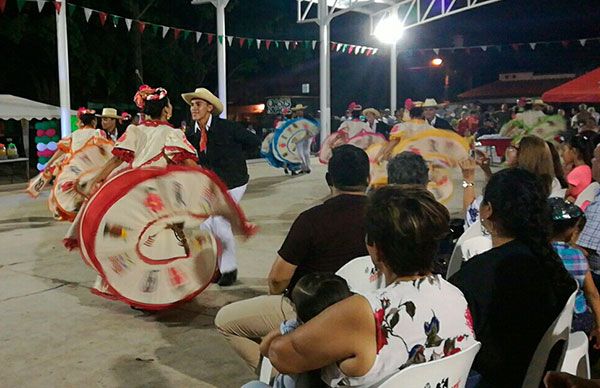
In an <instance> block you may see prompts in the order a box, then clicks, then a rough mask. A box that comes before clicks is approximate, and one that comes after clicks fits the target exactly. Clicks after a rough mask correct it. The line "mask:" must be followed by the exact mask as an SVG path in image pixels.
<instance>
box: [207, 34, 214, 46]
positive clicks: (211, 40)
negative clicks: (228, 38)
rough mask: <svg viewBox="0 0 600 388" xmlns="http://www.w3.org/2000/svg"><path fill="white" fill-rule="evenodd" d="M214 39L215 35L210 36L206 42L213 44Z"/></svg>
mask: <svg viewBox="0 0 600 388" xmlns="http://www.w3.org/2000/svg"><path fill="white" fill-rule="evenodd" d="M214 38H215V34H208V35H207V37H206V40H208V44H212V42H213V39H214Z"/></svg>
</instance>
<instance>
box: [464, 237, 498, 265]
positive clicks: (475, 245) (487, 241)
mask: <svg viewBox="0 0 600 388" xmlns="http://www.w3.org/2000/svg"><path fill="white" fill-rule="evenodd" d="M490 249H492V238H491V237H490V236H478V237H473V238H470V239H468V240H466V241H465V242H463V243H462V245H461V251H462V255H463V260H464V261H467V260H469V259H471V258H472V257H473V256H477V255H479V254H480V253H483V252H487V251H489V250H490Z"/></svg>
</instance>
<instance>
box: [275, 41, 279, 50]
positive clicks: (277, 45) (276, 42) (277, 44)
mask: <svg viewBox="0 0 600 388" xmlns="http://www.w3.org/2000/svg"><path fill="white" fill-rule="evenodd" d="M275 47H276V48H279V41H278V40H276V41H275Z"/></svg>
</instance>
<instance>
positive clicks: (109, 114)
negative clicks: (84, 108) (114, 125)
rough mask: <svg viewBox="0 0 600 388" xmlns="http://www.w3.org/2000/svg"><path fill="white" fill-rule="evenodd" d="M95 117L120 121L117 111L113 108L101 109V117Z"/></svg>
mask: <svg viewBox="0 0 600 388" xmlns="http://www.w3.org/2000/svg"><path fill="white" fill-rule="evenodd" d="M96 117H106V118H109V119H117V120H118V119H122V117H121V116H119V115H118V114H117V110H116V109H115V108H104V109H102V114H101V115H96Z"/></svg>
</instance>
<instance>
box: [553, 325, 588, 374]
mask: <svg viewBox="0 0 600 388" xmlns="http://www.w3.org/2000/svg"><path fill="white" fill-rule="evenodd" d="M560 371H561V372H566V373H570V374H572V375H575V376H578V377H583V378H584V379H589V378H590V357H589V354H588V337H587V335H586V334H585V333H584V332H583V331H576V332H575V333H571V334H570V335H569V347H568V348H567V353H565V360H564V361H563V363H562V366H561V367H560Z"/></svg>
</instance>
